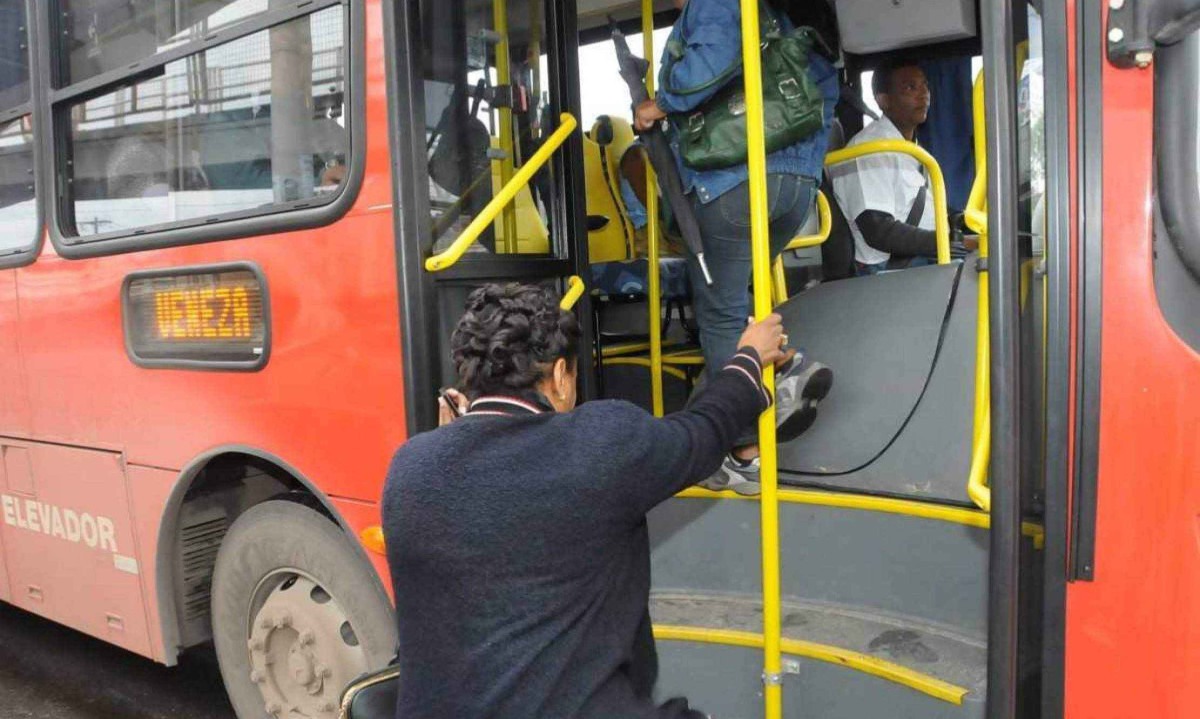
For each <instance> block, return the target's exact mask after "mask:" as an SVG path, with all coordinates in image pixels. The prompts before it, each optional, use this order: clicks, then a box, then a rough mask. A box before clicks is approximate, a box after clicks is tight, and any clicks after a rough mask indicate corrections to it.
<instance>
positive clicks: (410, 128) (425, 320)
mask: <svg viewBox="0 0 1200 719" xmlns="http://www.w3.org/2000/svg"><path fill="white" fill-rule="evenodd" d="M420 28H421V18H420V6H419V5H418V4H417V3H409V2H403V1H402V0H390V1H389V2H384V3H383V42H384V47H385V48H386V51H385V52H384V59H385V62H384V65H385V68H384V69H385V71H386V73H385V77H386V80H387V105H388V136H389V140H390V142H389V146H390V149H391V151H390V152H389V153H388V154H389V156H390V164H391V173H392V178H393V179H392V206H393V207H396V208H401V207H402V208H405V210H404V211H403V212H398V211H394V212H392V222H393V227H394V233H395V247H396V274H397V278H398V287H397V290H398V291H397V293H396V302H397V303H398V305H399V308H398V309H399V313H400V318H401V319H400V324H401V329H402V332H401V334H400V338H401V349H402V351H403V356H404V361H403V362H401V363H400V369H401V371H402V372H403V374H404V408H405V412H404V415H405V416H404V421H405V428H406V430H407V434H408V436H412V435H414V434H416V433H417V432H420V431H422V430H426V429H430V428H432V427H435V426H437V400H436V395H435V393H434V391H435V390H436V388H437V386H438V385H437V377H438V376H439V373H440V363H439V361H438V349H437V348H438V347H440V346H441V340H440V338H439V337H438V322H437V313H438V311H437V301H436V297H435V291H434V283H433V276H432V275H430V274H429V273H428V272H424V271H422V269H421V262H422V259H423V257H424V255H425V252H426V251H427V250H428V247H429V245H430V243H432V237H433V235H432V233H431V231H430V229H431V225H432V222H433V220H432V218H431V216H430V213H429V176H428V174H427V170H428V168H427V164H426V151H425V133H424V132H423V131H420V130H418V129H417V128H421V129H423V128H424V127H425V90H424V84H423V80H422V71H421V57H422V52H421V42H420V32H421V30H420Z"/></svg>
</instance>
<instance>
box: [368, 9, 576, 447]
mask: <svg viewBox="0 0 1200 719" xmlns="http://www.w3.org/2000/svg"><path fill="white" fill-rule="evenodd" d="M385 8H386V9H387V10H386V12H387V15H386V16H385V26H386V29H387V32H388V33H389V34H391V35H392V43H393V44H392V45H391V47H393V48H394V52H393V53H392V57H393V58H394V60H395V66H394V70H395V72H393V73H392V74H391V75H390V78H389V79H390V83H391V84H390V86H389V89H390V92H389V102H390V106H391V110H392V112H391V120H392V129H393V132H392V137H393V153H392V162H393V172H394V177H395V192H396V206H397V207H399V208H403V209H402V210H401V211H399V212H397V213H396V223H397V226H396V238H397V239H396V242H397V253H396V254H397V257H398V260H399V263H400V268H399V273H400V277H401V288H402V291H401V292H400V298H401V305H402V306H401V311H402V318H403V320H402V321H403V325H404V343H405V347H404V349H405V352H404V356H405V367H404V372H405V380H406V387H407V396H406V399H407V407H408V412H407V417H408V422H409V430H410V431H411V432H415V431H420V430H423V429H428V428H430V427H431V426H433V422H434V419H435V417H436V402H435V397H436V394H435V390H436V389H437V387H439V386H442V385H446V384H450V383H452V382H453V381H454V368H453V367H452V366H451V365H450V360H449V352H448V351H447V346H448V345H447V343H448V340H449V337H450V333H451V331H452V330H453V327H454V323H455V322H456V321H457V318H458V317H459V315H460V314H461V313H462V307H463V302H464V300H465V299H466V296H467V295H468V294H469V293H470V291H471V290H472V289H474V288H475V287H478V286H480V285H482V284H485V283H488V282H505V281H521V282H535V283H545V282H552V283H559V286H560V287H561V288H562V289H563V291H564V293H565V294H567V295H569V297H570V300H571V301H572V302H574V300H576V299H578V300H579V302H578V305H577V306H578V310H579V311H580V312H582V313H583V316H584V317H586V316H587V314H588V313H589V311H590V310H589V299H588V298H587V296H586V294H585V293H583V294H582V295H581V293H582V289H583V287H582V284H581V283H582V281H581V280H579V279H577V278H578V276H580V275H582V274H585V273H584V272H583V269H584V268H585V267H586V263H587V257H586V247H585V246H584V245H582V244H581V242H582V241H583V240H584V238H585V237H586V235H585V232H584V230H583V220H584V217H583V209H582V206H581V205H580V202H581V201H582V199H581V198H582V161H581V157H582V145H581V144H580V139H579V134H578V132H576V122H577V121H576V119H575V115H576V114H577V113H578V107H579V99H578V70H577V68H576V62H577V42H576V39H575V38H576V32H575V25H574V12H573V10H574V8H573V7H572V5H571V4H570V3H567V4H562V3H553V2H542V1H541V0H493V1H490V2H428V1H422V2H413V3H400V4H396V3H385ZM582 325H583V327H584V333H585V336H584V338H583V342H584V346H590V337H589V335H588V333H589V331H590V323H588V322H584V323H582ZM580 378H581V379H580V381H581V383H582V384H583V386H582V387H581V390H582V391H581V397H583V398H588V397H590V396H592V392H591V389H590V388H591V384H592V377H591V375H590V373H587V372H584V373H580Z"/></svg>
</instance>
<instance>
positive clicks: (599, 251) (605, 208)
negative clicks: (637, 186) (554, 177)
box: [583, 115, 636, 263]
mask: <svg viewBox="0 0 1200 719" xmlns="http://www.w3.org/2000/svg"><path fill="white" fill-rule="evenodd" d="M633 141H634V136H633V128H632V127H630V125H629V123H628V122H627V121H625V120H620V119H613V118H610V117H608V116H605V115H602V116H600V117H599V118H597V120H596V122H595V124H594V125H592V129H591V130H590V131H589V132H587V133H586V134H585V135H584V137H583V179H584V186H585V188H586V191H587V214H588V217H589V218H591V217H604V218H606V219H607V220H608V221H607V222H604V223H601V222H599V221H598V220H597V221H595V222H593V221H590V220H589V223H588V224H589V227H588V257H589V260H590V261H591V262H593V263H596V262H612V261H615V260H625V259H629V258H630V257H631V256H632V254H633V247H634V237H635V233H636V229H635V228H634V226H633V221H632V220H630V219H629V213H628V212H627V211H626V209H625V204H624V202H622V200H621V192H620V187H621V186H620V180H619V176H618V174H617V173H618V172H619V169H618V168H619V164H620V160H621V156H622V155H623V154H625V151H626V150H627V149H628V148H629V146H630V145H632V144H633ZM593 226H594V229H593Z"/></svg>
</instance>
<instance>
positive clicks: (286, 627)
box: [212, 501, 396, 719]
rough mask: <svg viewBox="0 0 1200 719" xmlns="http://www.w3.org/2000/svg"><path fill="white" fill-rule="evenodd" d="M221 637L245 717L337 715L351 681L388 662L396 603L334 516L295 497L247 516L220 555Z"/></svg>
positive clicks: (225, 673)
mask: <svg viewBox="0 0 1200 719" xmlns="http://www.w3.org/2000/svg"><path fill="white" fill-rule="evenodd" d="M212 622H213V643H214V644H215V645H216V650H217V660H218V662H219V663H220V665H221V676H222V677H223V678H224V680H225V689H226V691H227V692H228V693H229V700H230V702H231V703H232V704H233V708H234V710H235V711H236V712H237V715H238V717H239V719H262V717H263V716H264V710H265V712H266V715H270V716H279V717H295V718H296V719H299V718H300V717H309V718H311V719H335V717H336V716H337V710H338V700H339V698H340V696H341V692H342V689H343V688H344V687H345V686H346V685H347V684H348V683H349V682H350V681H351V680H353V679H354V678H356V677H357V676H359V675H360V674H363V673H364V672H367V671H369V670H373V669H376V668H379V667H382V666H384V665H385V664H387V662H388V660H389V659H390V658H391V657H392V655H393V654H394V652H395V649H396V630H395V623H394V621H393V616H392V609H391V606H390V604H389V603H388V600H387V596H386V595H384V593H383V591H382V589H381V588H380V586H379V580H378V578H377V576H376V575H375V572H374V571H373V570H372V569H371V567H370V565H369V564H368V563H367V562H366V560H365V559H364V558H363V557H362V555H361V554H360V553H359V552H357V551H356V550H355V549H354V547H352V546H351V545H350V544H349V542H348V541H347V540H346V535H345V533H344V532H342V531H341V529H339V528H338V526H337V525H335V524H334V523H333V522H330V521H329V520H328V519H326V518H325V517H322V516H321V515H320V514H318V513H317V512H314V511H313V510H311V509H309V508H307V507H305V506H302V505H300V504H296V503H294V502H288V501H270V502H264V503H262V504H259V505H256V506H254V507H252V508H250V509H249V510H247V511H246V512H245V513H244V514H242V515H241V516H240V517H238V519H237V521H235V522H234V523H233V526H232V527H230V529H229V532H228V534H226V536H225V540H224V542H222V544H221V549H220V551H219V552H218V554H217V564H216V568H215V570H214V572H213V584H212Z"/></svg>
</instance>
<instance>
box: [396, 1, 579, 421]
mask: <svg viewBox="0 0 1200 719" xmlns="http://www.w3.org/2000/svg"><path fill="white" fill-rule="evenodd" d="M424 1H428V0H424ZM437 1H439V2H446V1H455V0H437ZM541 2H542V4H543V13H544V15H543V17H544V18H545V19H546V39H547V42H546V53H547V56H548V58H549V63H548V65H549V75H550V76H549V78H548V79H549V83H550V86H549V89H550V102H551V111H552V116H553V117H558V116H559V114H561V113H562V112H564V111H565V112H570V113H572V114H573V115H575V116H576V117H578V116H579V112H580V93H579V72H578V47H579V44H578V33H577V26H576V21H575V2H574V0H566V1H565V2H558V1H557V0H541ZM420 11H421V2H416V1H414V2H408V1H406V0H389V1H388V2H385V3H383V19H384V44H385V48H386V52H385V53H384V57H385V58H387V63H386V64H387V67H386V76H387V90H388V135H389V137H388V140H389V147H390V150H391V152H390V155H391V170H392V179H393V182H392V194H393V197H392V200H393V209H394V211H393V217H394V233H395V240H396V276H397V279H398V282H397V287H398V292H397V301H398V303H399V310H400V318H401V350H402V354H403V375H404V394H405V415H406V416H405V421H406V425H407V430H408V434H409V436H411V435H413V434H415V433H417V432H420V431H423V430H427V429H430V428H432V427H433V426H435V424H436V421H437V399H436V397H437V395H436V389H437V382H436V378H437V377H438V376H439V374H440V358H439V357H438V355H437V348H439V347H441V346H442V343H441V342H440V338H439V337H438V331H439V323H438V317H437V313H438V301H437V292H438V286H439V284H441V283H453V282H458V283H462V282H464V281H469V280H483V279H496V280H544V279H550V278H555V277H557V278H563V279H565V278H566V277H567V276H569V275H572V274H576V275H579V276H580V277H583V278H584V279H585V281H586V279H587V275H586V273H587V269H588V256H587V232H586V226H585V217H584V211H585V210H584V207H583V203H584V202H585V198H584V195H583V141H582V139H581V137H580V134H579V133H573V134H572V135H571V137H570V138H569V139H568V140H567V141H566V142H565V143H564V144H563V146H562V148H561V149H560V150H559V151H558V152H556V153H555V155H554V157H553V158H552V159H551V161H550V168H551V171H552V172H553V173H554V177H557V178H562V181H561V182H557V183H553V184H554V190H552V192H553V195H552V203H551V207H550V208H549V210H550V215H551V222H552V227H553V228H554V237H553V238H552V239H553V241H554V245H553V247H552V250H553V253H554V256H553V257H530V258H522V257H489V258H478V257H466V258H464V259H463V260H461V261H460V262H459V263H458V264H457V265H456V266H455V267H453V268H450V269H448V270H445V271H443V272H439V273H437V274H436V275H434V274H433V273H430V272H427V271H426V270H425V268H424V262H425V259H426V258H427V257H429V256H430V254H431V253H432V245H433V241H432V222H431V216H430V213H429V176H428V170H427V166H426V154H425V153H426V150H425V138H424V137H423V133H417V132H413V131H412V129H413V128H417V127H422V128H423V127H424V126H425V98H424V88H423V73H422V67H421V57H422V51H423V48H424V45H423V39H422V37H421V16H420ZM575 312H576V313H577V316H578V317H580V318H582V319H583V321H581V323H580V324H581V327H582V329H583V337H582V338H581V345H580V356H581V357H586V356H587V355H586V354H585V353H588V352H591V347H592V326H591V323H590V322H589V321H586V318H588V317H590V316H591V298H590V296H589V295H588V293H584V296H583V297H582V298H580V300H579V302H578V303H577V304H576V306H575ZM590 366H591V363H581V369H582V368H584V367H590ZM579 382H580V397H581V399H590V398H592V397H593V396H594V394H595V389H594V388H595V377H594V375H593V373H592V372H590V371H581V372H580V377H579Z"/></svg>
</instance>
